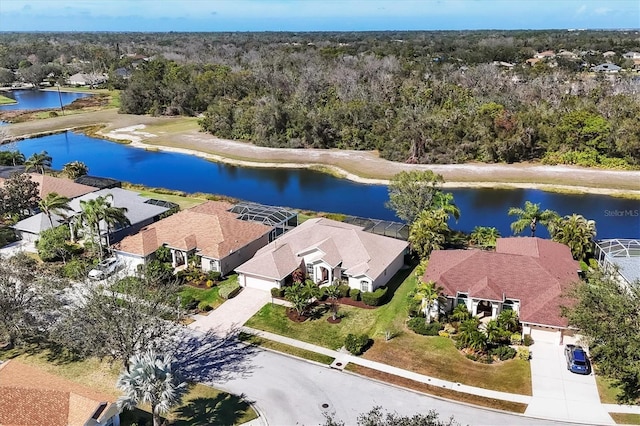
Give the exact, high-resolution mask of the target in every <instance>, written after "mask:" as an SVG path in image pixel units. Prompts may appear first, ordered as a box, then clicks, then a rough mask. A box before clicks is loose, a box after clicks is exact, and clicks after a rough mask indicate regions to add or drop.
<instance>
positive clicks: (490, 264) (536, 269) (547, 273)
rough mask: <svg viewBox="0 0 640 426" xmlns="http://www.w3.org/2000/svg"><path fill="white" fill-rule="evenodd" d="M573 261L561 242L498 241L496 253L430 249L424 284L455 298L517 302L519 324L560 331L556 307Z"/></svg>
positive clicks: (573, 273)
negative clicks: (428, 283) (425, 282)
mask: <svg viewBox="0 0 640 426" xmlns="http://www.w3.org/2000/svg"><path fill="white" fill-rule="evenodd" d="M578 267H579V265H578V263H577V262H576V261H574V260H573V257H572V256H571V250H569V247H567V246H565V245H564V244H560V243H556V242H553V241H550V240H544V239H541V238H531V237H512V238H499V239H498V240H497V244H496V251H495V252H492V251H485V250H436V251H434V252H433V253H431V257H430V259H429V264H428V266H427V271H426V272H425V275H424V280H425V281H434V282H436V283H437V284H438V285H439V286H441V287H443V289H444V293H445V294H446V295H448V296H450V297H455V296H456V295H457V294H458V293H466V294H467V295H468V297H470V298H478V299H483V300H492V301H497V302H504V301H505V300H507V299H511V300H514V299H515V300H519V301H520V306H521V308H520V320H521V321H522V322H526V323H532V324H540V325H547V326H554V327H566V326H567V320H566V318H564V317H562V316H561V312H560V306H561V305H569V304H570V303H571V301H570V300H568V299H565V298H563V295H564V293H565V292H566V290H567V289H568V288H569V286H570V285H571V284H572V283H574V282H577V281H578V279H579V277H578V273H577V271H578Z"/></svg>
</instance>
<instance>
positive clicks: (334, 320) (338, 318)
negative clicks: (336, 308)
mask: <svg viewBox="0 0 640 426" xmlns="http://www.w3.org/2000/svg"><path fill="white" fill-rule="evenodd" d="M341 321H342V318H340V317H339V316H336V319H333V315H329V318H327V322H328V323H329V324H340V322H341Z"/></svg>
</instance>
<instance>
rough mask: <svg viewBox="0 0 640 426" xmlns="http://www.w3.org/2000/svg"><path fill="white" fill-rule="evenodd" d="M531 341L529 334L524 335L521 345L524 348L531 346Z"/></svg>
mask: <svg viewBox="0 0 640 426" xmlns="http://www.w3.org/2000/svg"><path fill="white" fill-rule="evenodd" d="M533 343H534V342H533V339H532V338H531V335H530V334H525V335H524V340H523V341H522V344H523V345H525V346H531V345H533Z"/></svg>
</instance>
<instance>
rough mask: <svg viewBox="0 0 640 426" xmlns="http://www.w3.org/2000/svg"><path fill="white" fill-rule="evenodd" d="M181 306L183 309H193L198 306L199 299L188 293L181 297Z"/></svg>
mask: <svg viewBox="0 0 640 426" xmlns="http://www.w3.org/2000/svg"><path fill="white" fill-rule="evenodd" d="M180 306H181V307H182V309H186V310H187V311H192V310H194V309H196V308H197V307H198V299H196V298H195V297H193V295H192V294H187V295H186V296H183V297H181V298H180Z"/></svg>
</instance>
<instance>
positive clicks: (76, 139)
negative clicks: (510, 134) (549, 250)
mask: <svg viewBox="0 0 640 426" xmlns="http://www.w3.org/2000/svg"><path fill="white" fill-rule="evenodd" d="M0 149H5V150H6V149H18V150H20V151H21V152H22V153H23V154H24V155H25V156H26V157H29V156H30V155H32V154H33V153H37V152H41V151H45V150H46V151H47V152H48V153H49V155H51V156H52V157H53V167H54V168H56V169H61V168H62V166H63V165H64V164H65V163H67V162H70V161H76V160H77V161H82V162H84V163H85V164H87V166H88V167H89V173H90V174H91V175H95V176H106V177H111V178H115V179H119V180H122V181H126V182H131V183H137V184H143V185H146V186H150V187H162V188H169V189H175V190H180V191H185V192H207V193H214V194H223V195H227V196H231V197H234V198H238V199H242V200H248V201H254V202H258V203H265V204H271V205H280V206H288V207H294V208H299V209H308V210H315V211H324V212H339V213H345V214H350V215H355V216H363V217H370V218H377V219H386V220H397V218H396V217H395V215H394V213H393V211H391V210H389V209H387V208H386V207H385V203H386V201H387V200H388V194H387V188H386V186H383V185H366V184H359V183H355V182H351V181H348V180H345V179H338V178H335V177H333V176H330V175H328V174H324V173H321V172H316V171H312V170H303V169H267V168H248V167H236V166H231V165H226V164H222V163H214V162H210V161H207V160H204V159H201V158H198V157H195V156H190V155H184V154H175V153H166V152H151V151H146V150H143V149H137V148H131V147H129V146H127V145H122V144H117V143H114V142H109V141H105V140H102V139H95V138H90V137H88V136H85V135H83V134H77V133H71V132H66V133H60V134H56V135H51V136H46V137H41V138H34V139H27V140H24V141H20V142H16V143H13V144H11V145H10V146H9V145H5V146H2V147H0ZM451 192H452V193H453V195H454V198H455V202H456V204H457V205H458V207H459V208H460V210H461V213H462V214H461V218H460V221H459V222H458V223H455V222H452V223H451V226H452V228H453V229H459V230H462V231H465V232H469V231H471V230H472V229H473V228H474V227H475V226H477V225H482V226H495V227H496V228H498V229H499V230H500V232H501V234H502V235H504V236H507V235H510V234H511V231H510V228H509V224H510V223H511V222H512V221H513V217H510V216H508V215H507V210H508V209H509V207H513V206H522V205H524V202H525V201H527V200H528V201H531V202H535V203H540V204H541V207H542V208H543V209H551V210H555V211H557V212H558V213H559V214H561V215H567V214H572V213H578V214H582V215H584V216H585V217H587V218H588V219H593V220H595V221H596V223H597V229H598V235H597V237H598V238H638V237H640V217H638V209H640V202H638V201H637V200H629V199H623V198H615V197H609V196H604V195H592V194H584V195H576V194H559V193H552V192H544V191H539V190H532V189H468V188H465V189H453V190H451ZM538 235H539V236H541V237H546V236H548V234H547V233H546V230H545V229H544V228H542V227H540V228H539V232H538Z"/></svg>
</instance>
